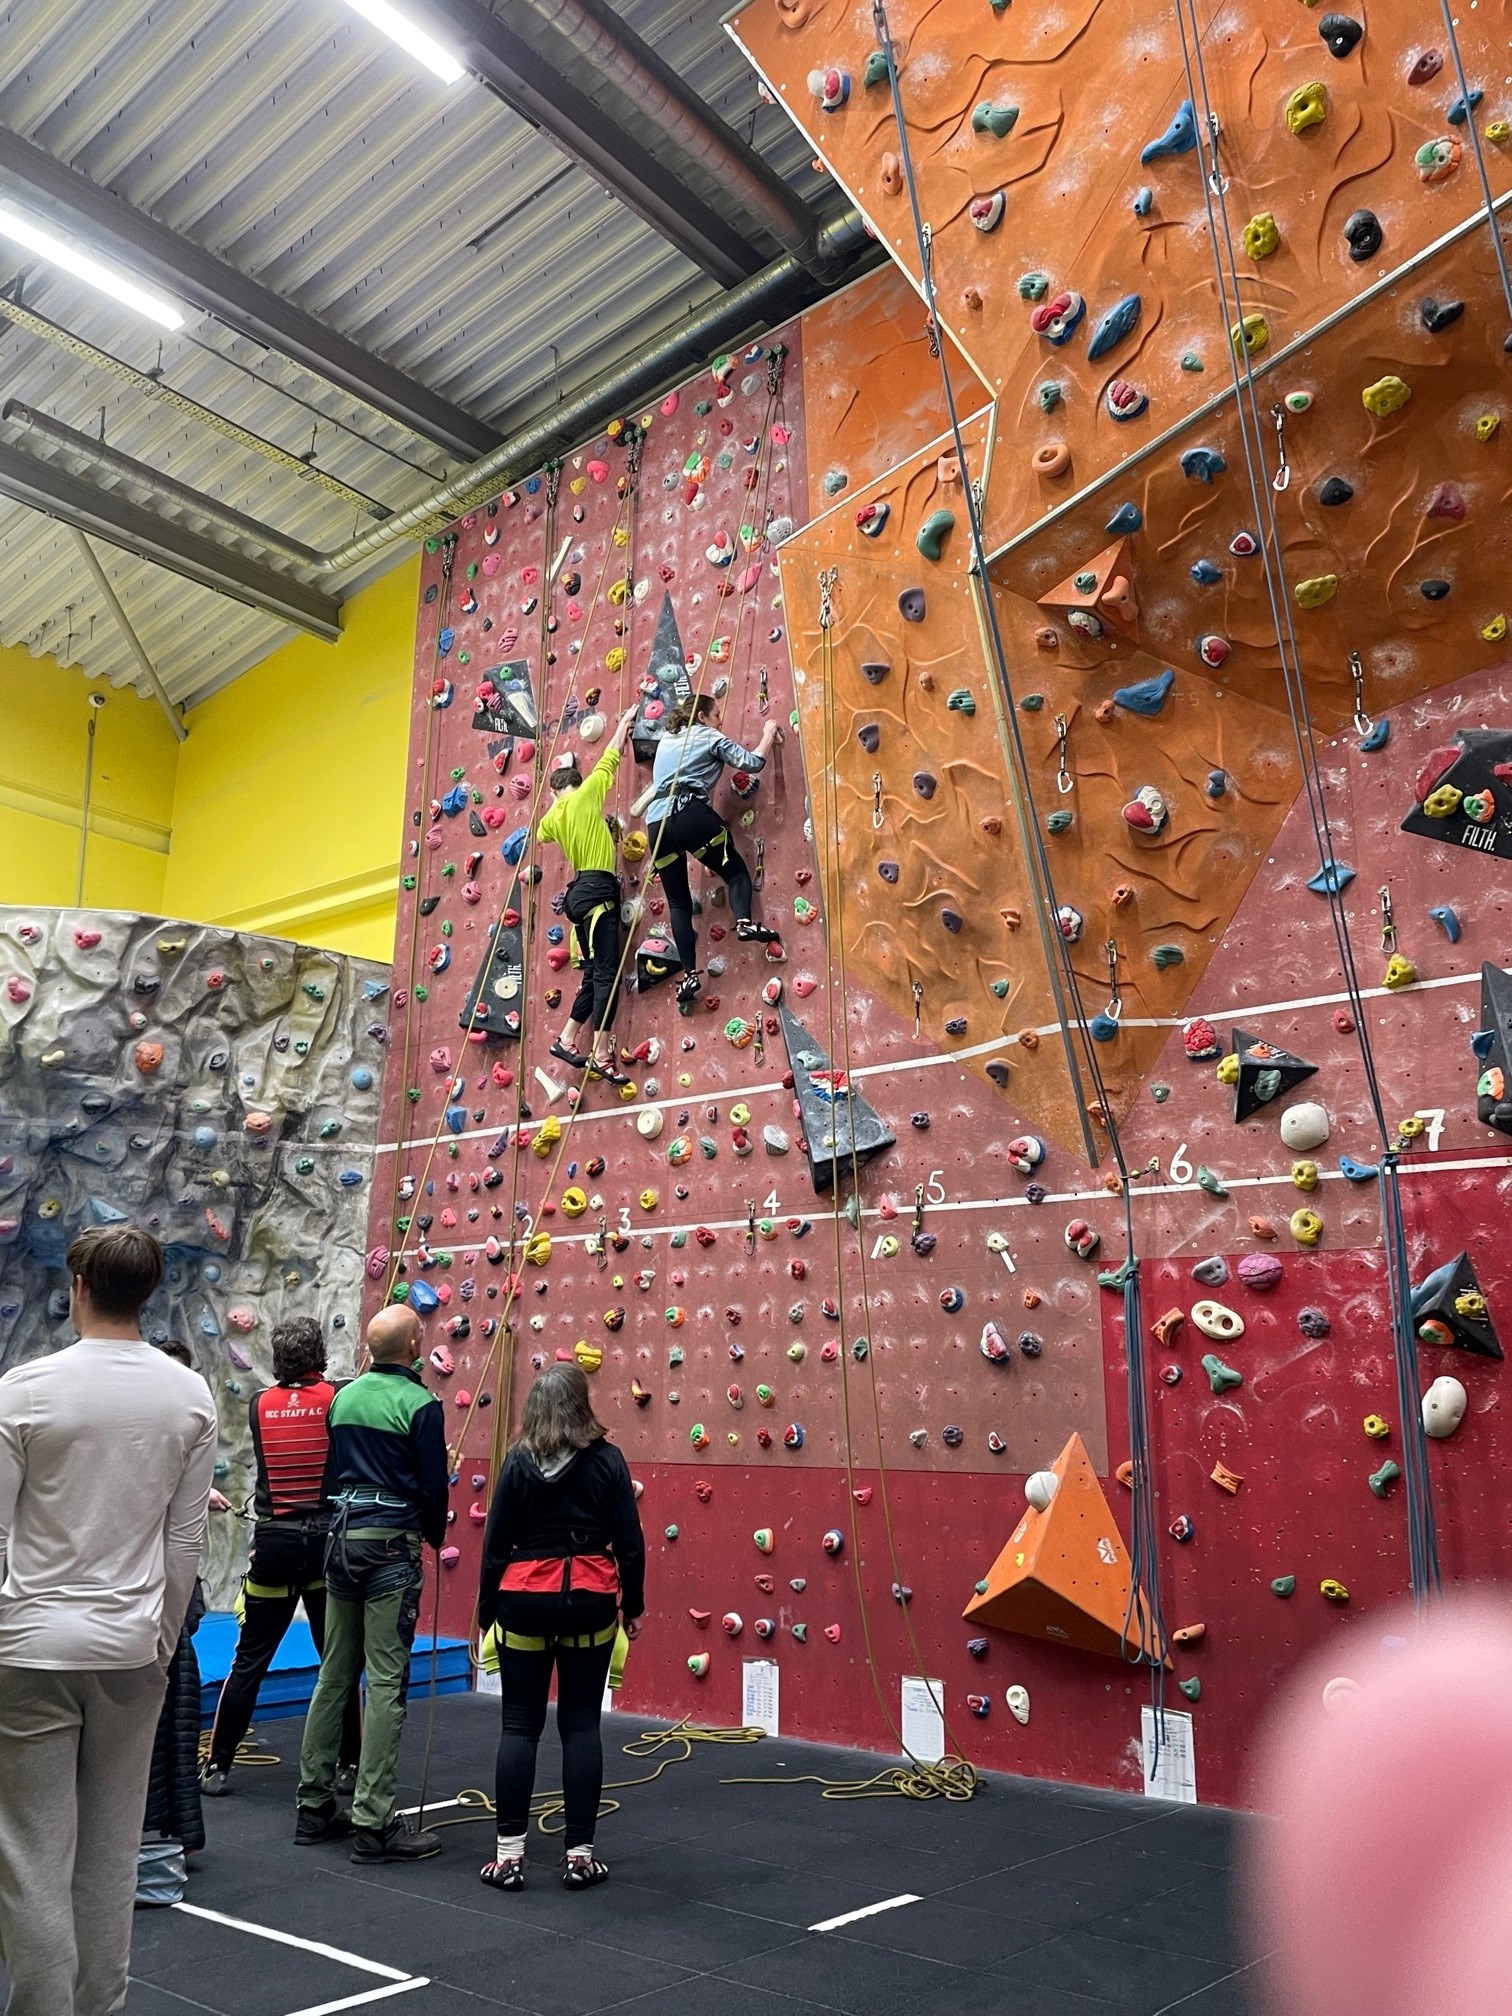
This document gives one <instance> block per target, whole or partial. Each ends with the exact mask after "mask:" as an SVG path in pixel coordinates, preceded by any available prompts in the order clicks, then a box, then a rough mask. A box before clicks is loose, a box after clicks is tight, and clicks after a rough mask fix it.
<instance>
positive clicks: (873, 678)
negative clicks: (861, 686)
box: [861, 612, 922, 686]
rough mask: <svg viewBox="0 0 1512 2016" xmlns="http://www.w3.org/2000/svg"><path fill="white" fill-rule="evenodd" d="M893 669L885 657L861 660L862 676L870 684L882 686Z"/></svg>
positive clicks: (916, 618)
mask: <svg viewBox="0 0 1512 2016" xmlns="http://www.w3.org/2000/svg"><path fill="white" fill-rule="evenodd" d="M921 613H922V612H921ZM911 620H912V621H913V622H917V621H918V620H919V619H918V617H913V618H912V619H911ZM891 670H892V667H891V665H889V664H888V662H887V660H886V659H885V658H864V659H863V660H862V661H861V677H862V678H863V679H864V680H865V681H866V683H867V685H868V686H880V685H881V684H882V681H883V680H884V679H885V678H886V677H887V675H888V673H889V672H891Z"/></svg>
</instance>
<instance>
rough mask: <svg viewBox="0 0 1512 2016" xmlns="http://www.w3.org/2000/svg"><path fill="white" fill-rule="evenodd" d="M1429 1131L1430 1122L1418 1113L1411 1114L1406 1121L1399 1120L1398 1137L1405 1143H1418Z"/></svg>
mask: <svg viewBox="0 0 1512 2016" xmlns="http://www.w3.org/2000/svg"><path fill="white" fill-rule="evenodd" d="M1427 1131H1428V1122H1427V1121H1426V1120H1424V1119H1422V1118H1421V1116H1420V1115H1418V1114H1416V1113H1409V1114H1408V1116H1407V1118H1406V1119H1405V1120H1398V1122H1397V1135H1398V1138H1399V1139H1400V1140H1403V1141H1416V1140H1418V1139H1419V1138H1420V1137H1421V1136H1422V1135H1424V1134H1425V1133H1427Z"/></svg>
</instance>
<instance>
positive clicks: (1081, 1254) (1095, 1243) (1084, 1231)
mask: <svg viewBox="0 0 1512 2016" xmlns="http://www.w3.org/2000/svg"><path fill="white" fill-rule="evenodd" d="M1065 1239H1066V1245H1067V1247H1068V1248H1069V1249H1070V1251H1071V1252H1073V1253H1074V1254H1075V1255H1076V1257H1077V1259H1078V1260H1090V1259H1091V1258H1092V1257H1093V1255H1094V1254H1095V1253H1096V1252H1097V1249H1098V1247H1099V1246H1101V1244H1102V1236H1101V1234H1100V1233H1099V1232H1097V1231H1096V1230H1095V1229H1094V1228H1093V1227H1092V1226H1091V1225H1089V1224H1088V1223H1087V1221H1086V1219H1085V1218H1073V1219H1072V1220H1071V1222H1070V1224H1069V1225H1068V1226H1067V1227H1066V1232H1065Z"/></svg>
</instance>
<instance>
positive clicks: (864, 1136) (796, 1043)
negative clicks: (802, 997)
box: [777, 1002, 897, 1194]
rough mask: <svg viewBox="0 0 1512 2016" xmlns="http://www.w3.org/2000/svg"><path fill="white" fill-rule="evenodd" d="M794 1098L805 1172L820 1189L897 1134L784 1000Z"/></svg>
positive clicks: (781, 1007)
mask: <svg viewBox="0 0 1512 2016" xmlns="http://www.w3.org/2000/svg"><path fill="white" fill-rule="evenodd" d="M777 1013H778V1015H779V1016H780V1017H781V1018H782V1038H783V1041H784V1042H785V1043H786V1045H787V1053H788V1068H789V1069H790V1070H791V1072H792V1074H793V1097H794V1098H795V1099H796V1100H797V1101H798V1120H799V1124H800V1126H801V1127H802V1129H803V1145H804V1149H805V1150H806V1152H807V1154H808V1160H809V1174H810V1175H811V1176H812V1178H813V1182H814V1188H815V1190H816V1191H818V1192H820V1193H821V1194H822V1193H824V1192H826V1191H829V1190H833V1189H834V1187H835V1182H836V1178H837V1176H838V1175H839V1174H840V1173H842V1172H843V1171H845V1170H848V1169H850V1168H851V1166H852V1164H853V1163H861V1162H869V1161H870V1160H871V1158H872V1157H873V1156H874V1155H880V1154H881V1153H882V1151H883V1150H884V1149H886V1148H892V1147H895V1146H896V1145H897V1136H896V1135H895V1134H893V1133H891V1132H890V1131H889V1129H888V1128H887V1126H886V1125H885V1124H884V1122H883V1121H882V1119H881V1118H880V1117H879V1116H878V1115H877V1114H876V1113H875V1112H873V1110H872V1108H871V1107H870V1106H868V1105H867V1103H866V1101H865V1100H864V1099H863V1098H862V1097H861V1094H860V1093H859V1092H858V1091H857V1090H856V1088H855V1085H854V1083H853V1082H852V1080H851V1079H850V1077H849V1075H848V1074H847V1073H846V1072H844V1071H837V1070H836V1069H835V1068H834V1066H833V1065H832V1064H831V1062H830V1060H829V1058H828V1057H827V1056H826V1055H825V1053H824V1051H823V1050H821V1049H820V1047H819V1045H818V1044H817V1043H816V1042H815V1041H814V1039H813V1037H812V1036H810V1034H809V1033H808V1031H807V1029H805V1028H804V1026H803V1024H802V1023H801V1022H800V1021H799V1020H798V1018H797V1016H796V1015H794V1013H793V1012H792V1010H791V1009H790V1008H789V1007H788V1006H787V1005H786V1003H785V1002H779V1003H778V1004H777Z"/></svg>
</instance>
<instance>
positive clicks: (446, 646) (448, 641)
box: [436, 624, 457, 658]
mask: <svg viewBox="0 0 1512 2016" xmlns="http://www.w3.org/2000/svg"><path fill="white" fill-rule="evenodd" d="M456 641H457V633H456V631H455V630H453V629H452V628H451V626H450V625H449V624H448V626H447V627H446V629H444V630H443V631H442V632H441V635H440V636H439V637H438V638H437V639H436V649H437V651H438V652H439V653H440V655H441V656H442V657H443V658H444V657H445V656H446V654H447V652H448V651H450V649H451V647H452V646H453V644H455V643H456Z"/></svg>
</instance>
